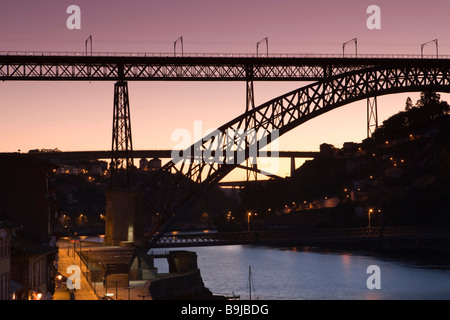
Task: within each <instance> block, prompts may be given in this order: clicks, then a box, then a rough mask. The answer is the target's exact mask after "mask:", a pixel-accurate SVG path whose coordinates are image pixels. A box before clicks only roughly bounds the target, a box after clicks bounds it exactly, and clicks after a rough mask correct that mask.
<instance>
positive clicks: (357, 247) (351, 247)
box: [271, 238, 450, 268]
mask: <svg viewBox="0 0 450 320" xmlns="http://www.w3.org/2000/svg"><path fill="white" fill-rule="evenodd" d="M271 247H280V246H271ZM282 247H286V248H303V250H306V251H310V250H313V251H316V252H320V253H329V252H335V253H354V254H363V255H370V256H374V257H379V258H389V259H396V260H403V261H411V262H414V263H415V264H418V265H423V266H428V267H431V266H432V267H436V268H450V239H413V240H411V239H409V240H406V239H396V240H392V239H389V240H387V239H382V238H380V239H376V240H371V241H348V242H336V243H332V242H323V243H317V242H314V243H292V244H289V245H286V246H282Z"/></svg>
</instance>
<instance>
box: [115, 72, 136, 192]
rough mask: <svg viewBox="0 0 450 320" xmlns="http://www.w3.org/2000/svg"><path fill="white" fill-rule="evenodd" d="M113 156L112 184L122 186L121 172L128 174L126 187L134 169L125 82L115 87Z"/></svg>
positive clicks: (120, 82) (118, 83)
mask: <svg viewBox="0 0 450 320" xmlns="http://www.w3.org/2000/svg"><path fill="white" fill-rule="evenodd" d="M111 150H112V154H111V184H112V185H115V184H116V183H119V184H122V183H120V182H118V180H116V176H117V175H118V173H119V172H124V173H126V181H124V182H123V183H125V185H126V186H129V185H130V179H131V173H132V172H131V171H132V168H133V142H132V138H131V118H130V102H129V99H128V84H127V82H124V81H119V82H116V84H115V85H114V112H113V132H112V147H111Z"/></svg>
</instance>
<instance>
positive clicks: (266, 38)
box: [256, 37, 269, 57]
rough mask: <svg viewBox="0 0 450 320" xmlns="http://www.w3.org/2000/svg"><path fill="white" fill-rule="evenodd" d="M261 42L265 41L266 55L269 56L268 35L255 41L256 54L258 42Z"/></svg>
mask: <svg viewBox="0 0 450 320" xmlns="http://www.w3.org/2000/svg"><path fill="white" fill-rule="evenodd" d="M261 42H266V57H268V56H269V38H268V37H265V38H264V39H262V40H261V41H258V42H257V43H256V56H258V49H259V44H260V43H261Z"/></svg>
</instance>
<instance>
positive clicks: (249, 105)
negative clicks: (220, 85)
mask: <svg viewBox="0 0 450 320" xmlns="http://www.w3.org/2000/svg"><path fill="white" fill-rule="evenodd" d="M254 108H255V92H254V90H253V81H252V80H248V81H247V100H246V106H245V112H248V111H251V110H253V109H254ZM255 125H256V119H254V118H252V119H249V120H246V122H245V131H246V133H247V134H246V143H245V144H246V147H247V149H249V143H250V142H249V138H250V139H251V138H253V136H250V137H249V135H253V134H255V137H254V138H255V139H256V138H257V137H256V132H249V131H248V130H249V128H253V127H254V126H255ZM256 161H257V160H256V158H252V157H250V158H248V159H247V161H246V166H247V167H248V168H249V167H250V166H252V167H253V168H254V169H255V170H253V171H252V170H246V172H247V181H250V178H251V177H252V176H253V178H254V179H255V181H256V180H258V173H257V171H256V170H257V169H258V164H257V162H256Z"/></svg>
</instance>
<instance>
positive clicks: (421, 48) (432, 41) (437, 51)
mask: <svg viewBox="0 0 450 320" xmlns="http://www.w3.org/2000/svg"><path fill="white" fill-rule="evenodd" d="M430 43H435V44H436V58H439V43H438V39H434V40H431V41H428V42H425V43H422V44H421V45H420V56H421V57H422V59H423V47H425V46H426V45H427V44H430Z"/></svg>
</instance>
